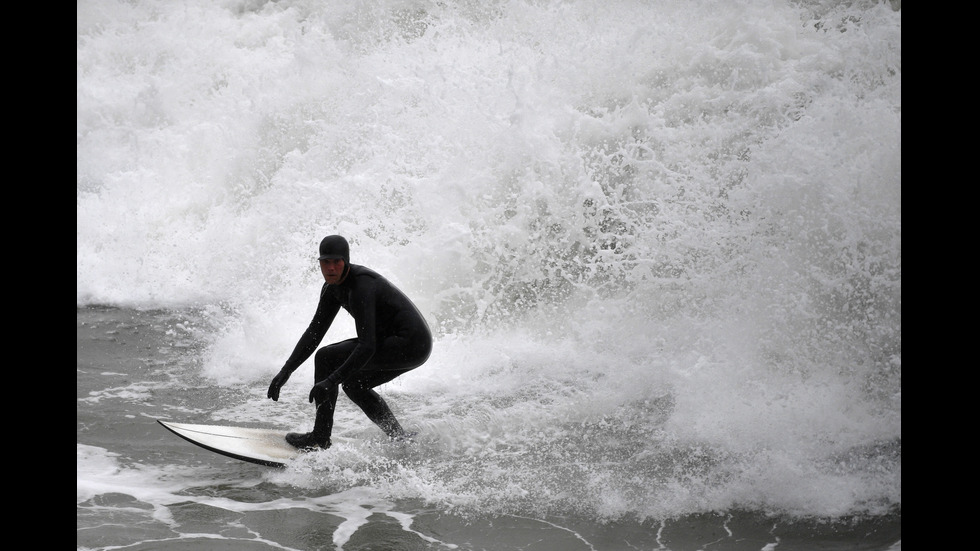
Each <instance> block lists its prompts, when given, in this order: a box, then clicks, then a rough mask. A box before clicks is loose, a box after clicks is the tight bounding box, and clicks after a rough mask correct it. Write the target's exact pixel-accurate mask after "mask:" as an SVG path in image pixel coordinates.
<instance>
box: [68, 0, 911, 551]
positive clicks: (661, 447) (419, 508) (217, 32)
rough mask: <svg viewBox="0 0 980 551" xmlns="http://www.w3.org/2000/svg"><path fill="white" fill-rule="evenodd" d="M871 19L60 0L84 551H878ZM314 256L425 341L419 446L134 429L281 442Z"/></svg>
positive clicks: (896, 528) (892, 492)
mask: <svg viewBox="0 0 980 551" xmlns="http://www.w3.org/2000/svg"><path fill="white" fill-rule="evenodd" d="M901 15H902V12H901V4H900V2H875V1H870V0H866V1H861V0H858V1H839V2H838V1H831V0H815V1H803V0H799V1H789V0H739V1H735V2H715V1H707V0H706V1H693V2H692V1H686V0H685V1H681V0H663V1H638V0H634V1H628V0H622V1H619V0H614V1H594V0H578V1H574V0H569V1H533V0H509V1H493V2H467V1H460V2H435V1H421V0H419V1H410V0H405V1H395V0H386V1H371V2H358V3H349V2H333V1H305V0H296V1H291V0H281V1H278V2H264V1H259V0H221V1H217V2H200V1H191V0H178V1H162V0H161V1H153V0H135V1H115V0H86V1H83V2H79V3H78V5H77V17H76V39H77V40H76V105H77V111H76V117H77V120H76V152H77V157H76V159H77V160H76V304H77V314H76V326H77V329H78V345H77V346H78V347H77V364H78V365H77V368H78V369H77V387H78V402H77V419H78V423H77V424H78V433H77V450H78V460H77V474H78V502H77V506H78V509H77V511H78V542H77V546H78V548H79V549H94V548H99V549H116V548H126V549H150V548H160V547H154V546H160V545H163V546H164V547H166V546H167V545H168V544H167V543H161V542H170V543H169V545H170V546H171V547H173V548H180V549H198V548H200V549H209V548H211V549H214V548H220V546H221V545H228V546H229V547H228V548H229V549H230V548H236V549H242V548H246V549H252V548H254V549H282V548H287V549H312V548H316V549H332V548H343V549H347V550H348V551H349V550H351V549H371V548H376V549H378V548H380V549H384V548H402V549H406V548H416V549H429V548H431V549H446V548H459V549H484V548H486V549H518V548H526V547H527V546H528V545H529V542H531V541H541V542H543V543H541V544H540V545H542V548H543V549H566V550H567V549H576V547H575V546H576V545H578V546H580V548H582V549H590V548H591V549H631V548H661V549H674V550H680V549H688V548H690V549H696V548H702V547H704V546H705V545H707V544H708V543H710V542H715V541H721V542H723V543H720V544H719V545H718V546H716V548H724V549H740V548H746V549H762V548H765V547H766V546H768V548H769V549H780V545H782V546H783V547H782V548H783V549H786V548H797V549H806V548H807V547H806V546H805V545H801V546H798V547H793V546H791V545H789V544H788V543H787V542H788V541H792V538H794V537H796V538H801V539H802V540H806V539H807V537H809V538H811V539H813V538H816V539H814V541H817V542H821V541H826V540H822V539H820V538H832V537H838V536H839V535H840V534H842V533H843V534H847V536H846V537H844V541H845V542H846V544H845V547H842V548H848V549H900V540H901V529H900V524H901V432H902V431H901ZM330 234H340V235H343V236H345V237H346V238H347V239H348V240H349V241H350V243H351V261H352V262H353V263H355V264H362V265H365V266H368V267H370V268H372V269H374V270H377V271H379V272H380V273H382V274H384V275H385V276H386V277H387V278H388V279H390V280H391V281H392V282H393V283H395V284H396V285H397V286H398V287H399V288H401V289H402V290H404V291H405V292H406V293H407V294H408V295H409V296H410V297H411V298H412V300H413V301H414V302H415V303H416V305H417V306H418V307H419V309H420V310H421V311H422V312H423V314H424V315H425V317H426V319H427V320H428V322H429V324H430V326H431V328H432V331H433V334H434V336H435V347H434V350H433V353H432V356H431V357H430V359H429V361H428V362H427V363H426V364H425V365H423V366H422V367H420V368H418V369H416V370H414V371H412V372H411V373H409V374H408V375H405V376H403V377H400V378H398V379H396V380H395V381H393V382H392V383H389V384H387V385H385V386H383V387H381V388H380V389H379V391H380V392H381V394H382V395H383V396H385V397H386V399H387V400H388V401H389V404H391V405H392V408H393V409H394V410H395V413H396V414H397V415H398V417H399V420H401V421H402V423H403V424H404V425H406V428H412V429H414V430H418V431H419V432H420V439H419V442H418V443H417V445H416V446H414V447H409V448H400V447H399V448H391V447H387V446H385V445H384V443H383V441H382V440H383V439H382V434H381V433H380V431H378V430H377V428H376V427H373V426H372V425H371V424H370V422H369V421H367V420H366V419H365V418H364V416H363V414H361V413H360V412H359V411H356V406H354V405H353V404H352V403H350V402H349V401H346V398H345V397H343V396H342V397H341V400H340V401H339V402H338V406H337V420H336V425H335V426H336V428H335V434H337V436H338V442H339V443H338V444H337V445H335V446H334V448H331V449H330V450H328V451H326V452H322V453H318V454H312V455H308V456H306V457H304V458H302V459H301V460H298V461H297V462H296V463H295V464H293V465H290V466H289V467H287V468H286V469H284V470H275V469H263V468H261V467H257V466H254V465H248V464H244V463H240V462H233V461H231V460H227V459H226V458H222V457H220V456H217V455H215V454H209V453H208V452H207V451H204V450H200V449H195V448H193V447H192V446H190V445H188V444H186V443H183V442H181V441H179V440H177V439H175V438H174V437H173V436H172V435H168V434H167V433H166V431H163V430H162V429H159V427H156V426H154V425H155V419H156V418H167V419H172V420H176V421H179V422H190V423H217V424H241V425H248V426H267V427H276V428H282V429H287V430H302V431H307V430H309V428H310V426H311V424H312V411H311V408H312V406H310V405H309V404H308V403H307V401H306V395H307V394H308V393H309V388H310V385H311V384H312V383H313V381H312V378H313V365H312V363H313V362H312V360H311V361H308V362H307V363H306V364H304V365H303V366H302V367H301V368H300V369H299V370H298V371H297V372H296V373H295V374H294V375H293V377H292V378H291V380H290V383H289V384H288V385H287V386H286V387H284V388H283V396H282V398H280V400H279V402H272V401H271V400H268V399H267V398H266V396H265V392H266V389H267V388H268V384H269V382H270V381H271V379H272V377H273V376H274V375H275V374H276V373H277V372H278V369H279V367H281V366H282V363H283V362H284V361H285V359H286V358H287V357H288V355H289V354H290V352H291V351H292V348H293V346H294V345H295V343H296V341H297V339H298V338H299V336H300V334H301V333H302V331H303V330H304V329H305V328H306V326H307V324H308V323H309V321H310V318H311V317H312V315H313V311H314V309H315V307H316V300H317V297H318V293H319V289H320V286H321V285H322V282H323V280H322V277H321V275H320V272H319V267H318V265H317V262H316V256H317V244H318V243H319V241H320V239H322V238H323V237H324V236H325V235H330ZM352 336H354V331H353V324H352V323H351V321H350V319H349V318H344V316H343V315H341V316H338V319H337V322H335V324H334V327H332V328H331V330H330V332H329V333H328V334H327V337H326V339H325V341H324V344H327V343H329V342H335V341H337V340H341V339H344V338H349V337H352ZM121 435H125V438H123V437H122V436H121ZM119 496H128V497H125V498H120V497H119ZM185 500H190V501H192V502H193V504H194V505H193V507H201V508H204V509H205V510H208V511H212V512H213V511H218V513H217V514H214V515H213V516H211V515H210V514H209V515H205V518H207V519H210V520H209V521H205V520H201V519H200V517H196V516H195V515H196V513H195V515H189V517H188V518H190V517H194V518H196V519H197V520H196V521H195V523H196V524H195V527H194V529H193V530H187V529H186V524H185V523H186V522H188V520H187V519H184V517H183V516H182V515H181V514H180V508H181V507H184V506H186V504H185V503H184V501H185ZM351 504H356V506H352V505H351ZM297 509H302V510H304V512H303V513H296V510H297ZM141 511H142V512H141ZM363 511H375V512H376V513H377V516H376V517H371V516H370V515H365V514H364V513H363ZM287 513H289V514H287ZM290 514H299V515H300V516H302V515H313V516H314V518H315V519H316V520H315V521H311V522H310V525H311V526H314V525H315V526H321V528H317V529H316V530H314V531H313V532H310V533H308V534H307V536H304V537H299V536H297V535H296V532H290V527H291V526H292V527H294V528H295V523H296V522H297V521H295V518H297V517H295V516H289V515H290ZM120 515H122V516H125V517H126V518H129V515H133V516H134V517H133V518H135V519H137V520H136V521H135V522H134V521H133V520H132V519H131V518H130V519H129V520H128V521H127V522H128V523H129V528H128V529H126V530H122V531H120V529H118V528H109V526H111V525H119V524H120V523H118V522H116V521H117V520H118V519H119V516H120ZM270 515H271V517H270ZM181 519H184V520H181ZM289 519H294V520H289ZM338 519H340V520H338ZM386 519H387V520H386ZM739 521H744V523H745V526H746V527H745V528H744V530H745V531H744V532H739V529H736V528H734V526H735V525H736V524H738V522H739ZM684 522H687V523H689V524H688V525H689V526H695V527H696V528H692V529H690V530H688V532H685V534H684V535H677V536H675V539H673V540H671V538H670V537H668V536H669V532H670V530H669V529H670V526H679V525H680V524H683V523H684ZM494 523H496V524H494ZM672 523H673V524H672ZM511 524H513V526H510V525H511ZM391 526H397V527H396V528H392V527H391ZM494 526H496V527H507V526H510V528H511V531H510V532H507V533H509V536H510V537H511V538H512V539H510V540H508V539H507V537H504V536H502V535H501V533H500V532H496V531H495V530H494V528H493V527H494ZM774 526H779V527H792V530H791V533H781V532H780V531H779V529H775V528H773V527H774ZM801 526H804V527H805V528H800V527H801ZM855 526H857V527H859V528H860V529H853V530H852V528H853V527H855ZM868 526H874V527H876V528H875V529H874V530H869V529H867V527H868ZM135 527H141V528H135ZM143 527H147V528H145V529H144V528H143ZM322 527H326V528H322ZM532 527H534V530H538V529H541V530H544V531H543V532H535V531H534V530H532ZM611 527H615V530H613V529H612V528H611ZM828 527H830V528H828ZM320 530H322V532H323V533H322V534H321V533H320ZM372 530H374V531H372ZM386 530H387V531H386ZM525 531H529V532H533V533H534V534H537V535H527V537H525V536H524V534H525ZM709 532H710V533H709ZM870 532H875V533H877V534H878V536H876V538H877V539H873V540H868V539H867V538H868V537H869V536H867V534H868V533H870ZM381 533H383V534H384V535H383V536H378V538H381V539H372V537H374V536H371V537H369V535H371V534H374V535H377V534H381ZM309 534H313V535H309ZM366 534H367V535H366ZM600 534H602V535H600ZM616 534H625V535H616ZM732 534H734V536H733V535H732ZM740 534H743V535H744V536H743V537H744V539H745V543H742V544H739V543H736V542H737V541H739V535H740ZM828 534H830V535H828ZM862 534H863V535H862ZM702 536H703V537H702ZM290 538H296V539H293V540H291V539H290ZM359 538H361V539H359ZM386 538H387V539H386ZM501 538H503V539H501ZM535 538H537V539H535ZM617 538H618V539H617ZM685 538H686V539H685ZM379 541H385V542H388V543H386V544H382V543H379ZM178 542H180V543H178ZM372 542H373V543H372ZM493 542H496V543H493ZM599 542H605V543H599ZM246 544H248V545H252V546H253V547H243V545H246ZM194 545H198V546H199V547H194ZM739 545H745V547H739ZM215 546H218V547H215ZM814 548H818V547H814Z"/></svg>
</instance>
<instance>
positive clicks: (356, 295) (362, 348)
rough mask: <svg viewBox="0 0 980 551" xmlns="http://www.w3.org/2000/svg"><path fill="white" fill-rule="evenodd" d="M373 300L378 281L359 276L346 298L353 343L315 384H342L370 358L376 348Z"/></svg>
mask: <svg viewBox="0 0 980 551" xmlns="http://www.w3.org/2000/svg"><path fill="white" fill-rule="evenodd" d="M377 303H378V281H377V280H376V279H374V278H373V277H362V278H360V280H359V281H358V284H357V288H356V289H355V290H354V291H353V292H352V293H351V299H350V314H351V317H353V318H354V326H355V327H356V329H357V346H356V347H354V351H353V352H351V355H350V356H348V357H347V360H346V361H345V362H344V363H343V364H341V366H340V367H339V368H337V370H336V371H334V372H333V373H331V374H330V375H327V377H326V378H324V379H323V380H322V381H317V383H316V386H318V387H321V388H327V387H329V386H332V385H335V384H342V383H343V382H344V381H346V380H347V379H348V378H350V376H351V375H352V374H353V373H354V372H356V371H358V370H359V369H361V368H362V367H364V366H365V365H367V363H368V362H369V361H371V358H372V357H373V356H374V353H375V352H376V351H377V349H378V327H377V325H378V321H377V310H378V308H377Z"/></svg>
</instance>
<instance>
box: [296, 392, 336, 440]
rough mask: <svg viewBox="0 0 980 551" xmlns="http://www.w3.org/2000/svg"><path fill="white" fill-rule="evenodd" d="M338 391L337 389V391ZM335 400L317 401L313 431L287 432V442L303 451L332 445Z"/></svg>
mask: <svg viewBox="0 0 980 551" xmlns="http://www.w3.org/2000/svg"><path fill="white" fill-rule="evenodd" d="M335 392H336V391H335ZM334 401H336V395H334V400H327V401H325V402H317V404H316V420H315V421H314V422H313V431H312V432H290V433H288V434H286V442H287V443H289V445H290V446H293V447H294V448H299V449H300V450H303V451H316V450H325V449H327V448H329V447H330V433H332V432H333V403H334Z"/></svg>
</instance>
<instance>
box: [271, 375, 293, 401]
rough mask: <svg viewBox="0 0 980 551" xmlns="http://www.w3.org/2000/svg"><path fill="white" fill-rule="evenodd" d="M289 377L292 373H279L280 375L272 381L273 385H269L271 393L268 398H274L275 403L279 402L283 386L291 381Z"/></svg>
mask: <svg viewBox="0 0 980 551" xmlns="http://www.w3.org/2000/svg"><path fill="white" fill-rule="evenodd" d="M289 375H290V373H289V372H288V371H286V370H285V369H283V370H281V371H279V374H278V375H276V376H275V378H273V379H272V384H270V385H269V392H268V394H267V396H268V397H269V398H272V401H273V402H278V401H279V389H280V388H282V385H284V384H286V381H288V380H289Z"/></svg>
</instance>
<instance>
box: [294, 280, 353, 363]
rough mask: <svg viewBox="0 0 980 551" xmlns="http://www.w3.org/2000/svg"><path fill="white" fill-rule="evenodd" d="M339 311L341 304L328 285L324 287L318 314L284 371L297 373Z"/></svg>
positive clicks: (315, 315)
mask: <svg viewBox="0 0 980 551" xmlns="http://www.w3.org/2000/svg"><path fill="white" fill-rule="evenodd" d="M338 311H340V303H339V302H338V301H337V300H336V299H334V298H333V297H332V296H331V295H330V293H328V292H326V285H324V287H323V290H322V291H320V302H319V304H317V307H316V313H315V314H313V320H312V321H310V325H309V327H307V328H306V331H305V332H303V335H302V336H301V337H300V338H299V342H297V343H296V348H294V349H293V353H292V354H290V356H289V359H288V360H286V363H285V364H283V366H282V368H283V369H284V370H287V371H288V372H289V373H292V372H293V371H296V368H298V367H299V366H300V365H301V364H302V363H303V362H305V361H306V360H307V359H308V358H309V357H310V356H311V355H312V354H313V352H315V351H316V347H317V346H319V345H320V341H322V340H323V337H324V336H325V335H326V334H327V329H330V325H331V324H332V323H333V320H334V318H335V317H337V312H338Z"/></svg>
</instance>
